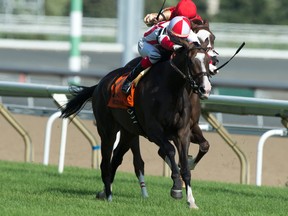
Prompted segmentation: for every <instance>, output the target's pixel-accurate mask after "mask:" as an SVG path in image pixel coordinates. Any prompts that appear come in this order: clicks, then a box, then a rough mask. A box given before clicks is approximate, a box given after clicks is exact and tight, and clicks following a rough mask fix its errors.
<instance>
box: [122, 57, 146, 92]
mask: <svg viewBox="0 0 288 216" xmlns="http://www.w3.org/2000/svg"><path fill="white" fill-rule="evenodd" d="M144 69H145V68H143V67H142V65H141V62H140V63H139V64H138V65H137V66H136V67H135V68H134V69H133V70H132V71H131V72H130V74H129V75H128V77H127V78H126V80H125V81H124V83H123V85H122V92H123V93H125V94H128V93H129V92H130V89H131V85H132V81H133V80H134V79H135V78H136V77H137V76H138V75H139V74H140V72H141V71H143V70H144Z"/></svg>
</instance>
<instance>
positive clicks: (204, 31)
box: [112, 20, 218, 198]
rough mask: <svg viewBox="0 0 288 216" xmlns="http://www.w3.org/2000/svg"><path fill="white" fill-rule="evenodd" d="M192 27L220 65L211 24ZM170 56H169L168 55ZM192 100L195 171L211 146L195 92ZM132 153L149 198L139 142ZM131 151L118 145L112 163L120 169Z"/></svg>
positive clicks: (192, 162) (191, 164)
mask: <svg viewBox="0 0 288 216" xmlns="http://www.w3.org/2000/svg"><path fill="white" fill-rule="evenodd" d="M191 26H192V29H193V31H194V32H195V33H196V34H197V36H198V39H199V41H200V42H201V43H202V44H204V43H205V41H206V40H208V44H207V45H205V46H206V52H207V53H208V54H209V55H210V57H211V60H212V61H213V63H214V64H217V63H218V60H217V58H216V57H217V55H218V53H217V52H216V51H215V50H214V40H215V35H214V34H213V33H212V31H211V30H210V27H209V22H208V21H206V20H204V21H198V20H196V21H191ZM168 56H169V54H168ZM140 60H141V57H138V58H135V59H133V60H132V61H130V62H129V63H127V64H126V65H125V67H126V68H129V69H130V70H132V69H133V68H134V67H135V66H136V65H137V64H138V63H139V62H140ZM210 74H211V75H215V74H216V73H213V71H210ZM190 99H191V103H192V104H193V106H192V110H191V112H192V115H191V137H190V142H191V143H195V144H198V145H199V151H198V153H197V155H196V157H195V158H193V157H192V156H190V155H189V160H188V161H189V169H190V170H193V169H194V168H195V166H196V165H197V164H198V163H199V161H200V160H201V159H202V158H203V156H204V155H205V154H206V153H207V152H208V150H209V147H210V144H209V142H208V141H207V140H206V139H205V138H204V136H203V133H202V130H201V128H200V127H199V119H200V114H201V111H200V109H201V107H200V100H199V97H198V95H197V93H195V92H191V93H190ZM130 146H131V147H130V148H131V151H132V154H133V165H134V172H135V174H136V176H137V178H138V180H139V184H140V188H141V193H142V196H143V197H144V198H145V197H148V192H147V189H146V185H145V181H144V161H143V160H142V157H141V153H140V147H139V140H137V141H136V140H135V141H134V142H133V144H131V145H130ZM128 150H129V148H128V146H127V145H125V146H121V145H118V146H117V147H116V149H115V151H114V152H113V157H112V162H113V163H114V164H115V165H116V164H117V165H116V166H117V167H118V166H120V165H121V163H122V160H123V156H124V154H125V153H126V152H127V151H128ZM158 154H159V155H160V157H161V158H162V159H163V160H164V161H165V162H166V163H167V164H168V165H169V166H170V168H171V163H170V161H169V159H168V158H167V157H166V155H165V153H164V152H162V151H161V149H159V151H158Z"/></svg>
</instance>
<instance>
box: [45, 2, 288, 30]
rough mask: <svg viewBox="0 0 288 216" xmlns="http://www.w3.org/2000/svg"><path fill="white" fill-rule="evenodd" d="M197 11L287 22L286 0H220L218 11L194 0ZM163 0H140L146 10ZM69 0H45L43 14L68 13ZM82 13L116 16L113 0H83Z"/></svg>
mask: <svg viewBox="0 0 288 216" xmlns="http://www.w3.org/2000/svg"><path fill="white" fill-rule="evenodd" d="M177 2H178V0H167V1H166V5H165V6H173V5H176V4H177ZM194 2H195V4H196V5H197V7H198V13H199V14H200V15H201V16H202V17H203V18H205V19H208V20H209V21H210V22H226V23H255V24H275V25H277V24H281V25H287V24H288V10H287V8H288V0H253V1H251V0H220V10H219V13H218V14H216V15H214V16H208V14H207V0H194ZM162 3H163V0H144V5H145V11H144V14H146V13H151V12H158V11H159V9H160V7H161V5H162ZM69 11H70V0H49V1H46V2H45V13H46V15H47V16H68V15H69ZM83 15H84V16H85V17H108V18H115V17H117V0H83Z"/></svg>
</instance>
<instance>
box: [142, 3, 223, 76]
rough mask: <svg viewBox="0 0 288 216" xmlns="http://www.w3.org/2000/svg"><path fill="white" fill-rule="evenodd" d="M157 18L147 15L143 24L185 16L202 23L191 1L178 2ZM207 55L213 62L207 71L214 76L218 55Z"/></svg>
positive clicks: (213, 53) (153, 14) (149, 24)
mask: <svg viewBox="0 0 288 216" xmlns="http://www.w3.org/2000/svg"><path fill="white" fill-rule="evenodd" d="M157 16H158V14H157V13H151V14H147V15H146V16H145V17H144V23H145V24H146V25H147V26H151V25H154V24H156V23H158V22H161V21H165V20H170V19H173V18H174V17H175V16H185V17H187V18H188V19H189V20H190V21H193V22H195V23H203V19H202V18H201V16H200V15H199V14H198V13H197V6H196V5H195V3H194V2H193V1H192V0H180V1H179V3H178V4H177V5H176V6H174V7H168V8H164V9H163V10H162V11H161V13H160V16H159V17H158V20H157ZM209 55H210V56H211V58H212V60H213V61H211V64H209V70H210V72H211V74H216V73H218V72H219V71H218V70H217V67H216V65H217V63H218V62H219V61H218V59H217V56H218V53H217V52H216V51H215V50H214V49H213V50H212V51H211V52H209Z"/></svg>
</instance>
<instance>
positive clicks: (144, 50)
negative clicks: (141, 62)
mask: <svg viewBox="0 0 288 216" xmlns="http://www.w3.org/2000/svg"><path fill="white" fill-rule="evenodd" d="M138 52H139V54H140V55H141V56H142V57H146V56H147V57H148V58H149V60H150V62H151V63H152V64H155V63H156V62H158V61H159V60H160V59H161V53H160V51H159V50H158V49H157V48H156V47H155V46H153V45H152V44H149V43H147V42H145V40H143V38H141V39H140V40H139V41H138Z"/></svg>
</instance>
